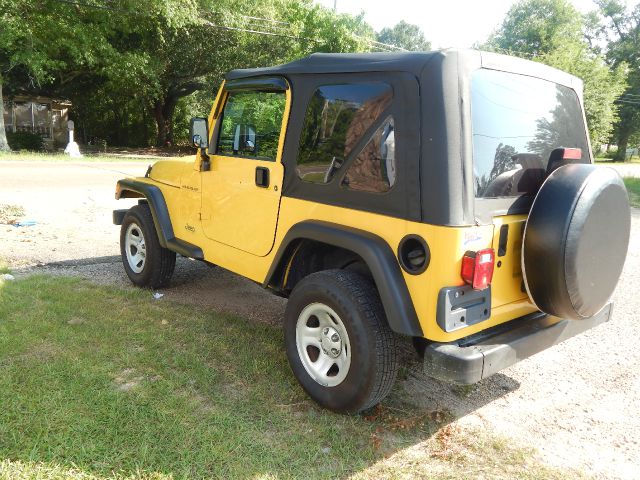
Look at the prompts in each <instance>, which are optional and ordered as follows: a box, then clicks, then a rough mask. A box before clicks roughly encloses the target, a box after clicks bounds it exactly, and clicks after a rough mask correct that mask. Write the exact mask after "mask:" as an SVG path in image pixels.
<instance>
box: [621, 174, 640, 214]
mask: <svg viewBox="0 0 640 480" xmlns="http://www.w3.org/2000/svg"><path fill="white" fill-rule="evenodd" d="M624 184H625V185H626V187H627V191H628V192H629V203H631V206H632V207H636V208H640V178H637V177H626V178H625V179H624Z"/></svg>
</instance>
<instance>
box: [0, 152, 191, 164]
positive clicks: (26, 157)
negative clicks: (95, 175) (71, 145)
mask: <svg viewBox="0 0 640 480" xmlns="http://www.w3.org/2000/svg"><path fill="white" fill-rule="evenodd" d="M83 155H84V156H83V157H82V158H72V157H70V156H69V155H65V154H64V153H43V152H22V151H21V152H10V153H4V152H0V161H3V160H4V161H12V162H24V161H38V162H141V163H148V162H149V161H155V160H171V159H175V158H183V157H165V156H160V155H151V156H144V157H141V156H139V155H136V154H135V153H126V152H125V153H118V154H115V153H87V154H83Z"/></svg>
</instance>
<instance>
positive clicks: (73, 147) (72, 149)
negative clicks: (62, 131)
mask: <svg viewBox="0 0 640 480" xmlns="http://www.w3.org/2000/svg"><path fill="white" fill-rule="evenodd" d="M73 127H74V125H73V120H69V121H68V122H67V128H68V129H69V143H68V144H67V148H65V149H64V153H66V154H67V155H69V156H70V157H74V158H80V157H82V154H81V153H80V147H79V146H78V144H77V143H76V142H75V141H74V140H73Z"/></svg>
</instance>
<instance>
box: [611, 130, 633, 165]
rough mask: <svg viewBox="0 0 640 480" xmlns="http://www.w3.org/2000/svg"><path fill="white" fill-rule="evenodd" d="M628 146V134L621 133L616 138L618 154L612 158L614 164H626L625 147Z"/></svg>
mask: <svg viewBox="0 0 640 480" xmlns="http://www.w3.org/2000/svg"><path fill="white" fill-rule="evenodd" d="M628 145H629V134H628V133H621V134H620V136H619V137H618V152H617V153H616V156H615V157H614V160H615V161H616V162H626V161H627V158H626V157H627V146H628Z"/></svg>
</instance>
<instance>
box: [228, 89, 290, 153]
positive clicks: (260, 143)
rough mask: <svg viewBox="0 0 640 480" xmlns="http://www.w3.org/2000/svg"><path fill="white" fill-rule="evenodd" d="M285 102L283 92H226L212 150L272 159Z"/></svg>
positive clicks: (278, 136) (275, 149) (275, 150)
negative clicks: (220, 122)
mask: <svg viewBox="0 0 640 480" xmlns="http://www.w3.org/2000/svg"><path fill="white" fill-rule="evenodd" d="M285 103H286V97H285V94H284V92H261V91H237V92H230V93H229V97H228V98H227V102H226V103H225V106H224V112H223V114H222V124H221V126H220V134H219V136H218V143H217V146H216V153H217V154H218V155H224V156H230V157H232V156H233V157H242V158H249V159H256V160H272V161H275V159H276V156H277V154H278V142H279V140H280V130H281V128H282V117H283V115H284V108H285Z"/></svg>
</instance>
